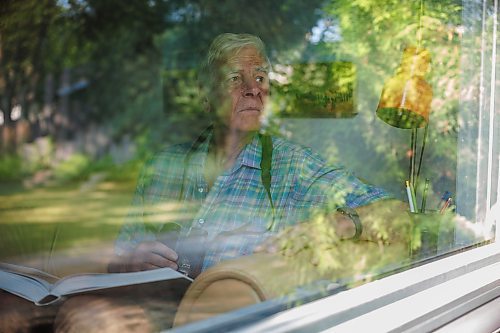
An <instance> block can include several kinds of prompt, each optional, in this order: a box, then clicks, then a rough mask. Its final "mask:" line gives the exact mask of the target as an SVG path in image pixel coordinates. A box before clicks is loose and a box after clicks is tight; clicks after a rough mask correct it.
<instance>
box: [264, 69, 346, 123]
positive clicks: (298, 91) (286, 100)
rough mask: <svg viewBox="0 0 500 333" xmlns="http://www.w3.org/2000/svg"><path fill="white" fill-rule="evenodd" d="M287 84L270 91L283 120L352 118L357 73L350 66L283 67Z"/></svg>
mask: <svg viewBox="0 0 500 333" xmlns="http://www.w3.org/2000/svg"><path fill="white" fill-rule="evenodd" d="M279 68H280V67H278V66H276V69H275V70H276V72H277V73H279V74H280V75H283V76H284V77H286V78H287V81H288V82H287V83H285V84H279V83H278V82H276V83H275V84H274V87H273V93H275V94H274V97H273V98H274V99H275V103H276V104H277V105H278V106H280V108H281V110H278V112H279V113H281V114H282V115H284V116H294V115H298V116H301V117H316V116H323V117H352V116H354V113H353V112H354V88H355V86H356V81H355V80H356V71H355V68H354V66H353V64H352V63H349V62H330V63H311V64H300V65H293V66H285V68H284V69H286V70H287V71H291V72H292V73H291V75H287V73H286V72H283V73H280V70H279Z"/></svg>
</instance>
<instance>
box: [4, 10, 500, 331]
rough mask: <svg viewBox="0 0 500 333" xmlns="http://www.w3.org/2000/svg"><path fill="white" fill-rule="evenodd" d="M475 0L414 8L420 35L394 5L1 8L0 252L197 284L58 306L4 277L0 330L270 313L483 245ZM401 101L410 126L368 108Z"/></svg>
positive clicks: (40, 265)
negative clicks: (267, 309)
mask: <svg viewBox="0 0 500 333" xmlns="http://www.w3.org/2000/svg"><path fill="white" fill-rule="evenodd" d="M476 5H477V4H476V3H473V2H471V1H463V2H457V1H451V0H450V1H430V0H429V1H425V8H424V11H423V12H422V14H421V17H420V19H421V24H422V26H423V27H425V29H420V27H421V26H420V24H419V23H416V22H415V14H416V13H417V12H418V11H420V8H417V7H419V6H417V4H416V3H409V2H404V1H400V2H397V4H396V5H395V3H394V2H390V1H380V0H367V1H363V2H362V3H361V2H360V3H357V2H356V3H353V2H352V1H347V0H335V1H326V2H325V1H309V2H307V4H305V3H304V2H303V1H288V2H287V3H286V5H280V4H277V3H276V2H262V3H259V4H255V2H254V1H243V2H241V1H240V2H234V3H233V2H228V3H224V4H218V5H217V6H213V4H209V3H208V2H207V3H199V2H193V1H187V2H176V1H173V2H171V1H170V2H165V1H144V2H140V1H139V2H134V3H133V4H131V3H130V4H129V3H128V2H127V3H123V2H121V1H106V2H102V1H69V2H68V1H45V2H40V1H34V0H33V1H31V0H30V1H22V2H19V1H7V2H6V5H5V6H6V8H7V10H5V11H2V12H1V13H0V22H2V24H0V25H1V27H0V40H1V49H0V51H1V52H0V95H1V97H2V98H1V102H0V103H1V104H0V132H1V145H0V149H1V154H0V196H1V197H0V257H1V258H0V261H2V262H7V263H11V264H16V265H22V266H26V267H31V268H36V269H39V270H42V271H44V272H47V273H50V274H53V275H57V276H61V277H62V276H65V275H69V274H74V273H84V272H99V273H107V272H108V271H110V272H117V273H119V274H121V273H123V272H130V271H144V270H145V271H152V270H156V269H157V268H159V267H170V268H171V269H173V270H177V271H180V272H182V273H183V274H185V275H188V276H191V277H193V278H195V280H194V282H193V283H190V282H188V280H186V279H179V280H178V281H176V282H175V283H173V282H172V283H168V284H162V286H161V287H159V285H157V284H154V283H151V284H147V286H146V285H141V287H137V286H134V285H130V286H126V287H120V288H118V289H115V290H105V291H102V292H99V293H94V292H91V293H90V292H89V293H84V294H82V295H78V296H72V297H69V298H68V299H67V300H64V301H62V302H60V303H59V304H58V307H57V308H53V307H40V306H36V305H34V304H32V302H29V301H26V300H24V299H21V298H19V297H17V296H15V295H12V294H11V293H7V292H4V291H1V293H0V304H8V306H6V307H2V309H0V331H2V332H3V331H6V332H9V331H15V330H18V329H20V330H22V329H25V330H29V329H30V327H29V326H32V327H33V326H34V327H35V330H36V329H37V328H39V329H46V330H50V329H52V328H54V329H60V330H71V329H73V330H76V331H82V330H85V329H86V328H89V327H90V328H92V327H97V326H99V325H105V326H103V327H107V328H109V329H116V330H119V331H121V332H123V331H127V330H133V329H137V328H138V327H140V328H141V331H158V330H161V329H166V328H169V327H171V326H172V325H177V326H178V325H183V324H187V323H189V322H193V321H198V320H201V319H206V318H211V317H213V316H215V315H218V314H221V313H225V312H228V311H231V310H234V309H237V308H241V307H245V306H249V305H252V304H257V308H258V306H259V305H262V304H263V302H266V301H269V300H273V301H278V300H279V301H280V302H282V304H281V306H282V308H283V309H284V308H286V307H291V306H297V305H300V304H303V303H304V302H307V301H309V300H312V299H317V298H319V297H323V296H327V295H331V294H335V293H337V292H339V290H342V289H345V288H353V287H356V286H358V285H360V284H362V283H366V282H368V281H371V280H374V279H378V278H381V277H382V276H385V275H387V274H391V273H393V272H396V271H400V270H403V269H408V268H410V267H412V266H414V265H419V264H423V263H425V262H428V261H429V260H437V259H439V258H440V257H441V256H443V255H449V254H450V253H453V252H454V251H456V250H462V249H464V248H468V247H471V246H475V245H477V244H481V243H484V242H488V241H494V239H493V232H494V230H495V228H496V226H495V224H496V219H497V218H498V217H497V216H498V202H497V201H498V195H496V192H498V188H497V186H498V179H497V178H498V174H497V173H495V172H494V171H493V172H492V171H491V170H498V151H499V147H498V143H497V142H494V141H491V140H490V137H491V138H497V137H498V134H497V132H495V131H498V129H497V128H495V126H494V125H495V124H493V123H491V124H490V123H489V120H488V119H490V118H489V116H490V114H489V113H488V112H487V111H485V110H486V108H480V107H479V106H480V105H479V104H481V103H483V104H484V101H485V100H486V99H487V98H488V96H484V92H485V91H489V90H488V89H486V88H485V87H484V86H481V89H477V87H479V84H483V85H484V84H485V82H489V80H488V78H487V77H482V76H481V75H489V74H484V73H482V70H481V68H486V67H488V66H487V65H488V64H490V65H491V63H494V62H495V61H496V59H490V58H491V57H490V56H484V54H491V52H490V53H488V52H489V51H491V48H492V45H490V44H491V41H490V42H488V41H487V38H486V37H485V36H489V35H488V34H489V33H490V32H491V29H492V28H491V27H492V26H493V24H492V17H493V13H492V12H491V11H492V7H491V6H490V5H489V4H486V5H485V6H484V10H485V13H484V17H485V19H484V21H483V19H482V17H483V12H482V10H483V5H482V4H481V5H480V6H478V7H477V8H476ZM490 7H491V8H490ZM419 29H420V31H419ZM228 31H229V32H234V33H236V35H222V36H225V37H223V38H222V37H219V38H218V39H217V40H216V42H215V45H218V47H215V46H213V47H212V48H210V45H211V42H212V41H213V39H214V38H215V37H216V36H221V33H223V32H228ZM241 32H245V33H249V34H246V35H244V36H245V38H243V39H244V40H245V43H246V44H237V43H236V41H235V40H238V39H241V36H242V35H240V34H239V33H241ZM417 32H418V33H419V34H420V36H421V40H420V41H421V45H419V46H420V48H412V47H411V45H415V36H417V35H418V34H417ZM237 36H239V37H237ZM256 36H258V38H257V37H256ZM259 38H260V39H259ZM485 38H486V39H485ZM260 40H262V41H264V42H265V45H266V48H264V45H263V43H261V41H260ZM228 41H230V43H228ZM233 42H234V43H236V44H235V45H237V46H236V47H234V48H232V47H230V44H231V43H233ZM228 45H229V46H228ZM402 54H403V60H402V62H401V63H399V61H400V59H401V55H402ZM207 55H208V58H209V59H211V60H208V61H207V60H206V58H207ZM489 57H490V58H489ZM431 59H432V61H431ZM482 66H483V67H482ZM410 74H411V75H410ZM402 88H405V89H406V88H408V89H409V90H405V89H402ZM483 88H484V89H483ZM495 93H497V92H495V91H494V89H491V94H495ZM414 94H416V95H418V96H419V97H418V98H413V97H414ZM480 94H483V95H480ZM403 96H406V97H403ZM394 100H396V102H395V101H394ZM402 100H404V102H405V103H403V104H404V107H403V108H404V109H407V106H408V105H410V104H411V105H410V106H408V109H411V110H413V111H415V110H416V111H415V112H416V113H415V112H414V113H411V114H418V115H419V116H418V117H416V118H415V119H416V120H415V122H411V126H406V125H408V124H407V123H406V122H405V121H404V120H403V121H402V120H401V119H396V122H395V123H393V125H394V124H395V125H397V126H396V127H393V126H387V124H386V123H384V122H382V121H380V119H378V118H377V114H376V113H375V112H374V111H375V110H376V109H377V106H378V108H379V113H378V114H379V115H382V118H384V119H385V120H386V121H387V120H388V119H389V118H390V119H392V120H394V119H393V117H392V116H393V115H394V113H393V112H391V111H389V112H387V109H389V110H394V107H396V108H398V107H401V105H400V104H401V103H399V102H401V101H402ZM398 103H399V104H398ZM483 104H481V105H483ZM483 106H484V105H483ZM382 110H386V111H382ZM430 110H432V112H431V111H430ZM477 110H480V112H481V113H480V114H478V111H477ZM396 115H397V113H396ZM389 116H391V117H389ZM388 117H389V118H388ZM396 118H397V117H396ZM410 118H411V119H413V118H412V117H410ZM417 118H418V119H417ZM405 119H406V118H405ZM416 123H418V124H419V125H423V124H426V125H428V128H426V134H424V136H425V137H426V141H427V145H426V147H425V155H424V154H423V150H424V149H423V147H420V146H419V147H417V145H416V144H415V143H416V142H418V140H421V139H422V135H421V133H420V132H417V131H413V130H412V131H406V130H404V129H403V128H404V127H410V128H415V126H414V125H415V124H416ZM410 132H412V133H410ZM408 143H410V145H408ZM422 156H423V157H422ZM421 157H422V158H421ZM420 161H422V164H421V167H420ZM415 164H418V165H419V167H418V169H417V168H416V167H415ZM408 166H410V168H409V167H408ZM408 169H410V170H408ZM409 175H410V176H409ZM417 179H418V180H419V181H417ZM426 179H428V181H424V180H426ZM406 180H408V181H409V182H411V184H412V186H413V187H414V191H415V193H416V199H415V200H416V205H415V206H416V207H417V209H416V210H420V211H413V212H410V210H409V207H408V196H407V192H406V189H405V186H404V184H405V181H406ZM424 192H425V193H426V194H425V195H424ZM423 197H425V204H422V200H423ZM131 201H132V203H131ZM422 206H425V207H426V208H425V209H422ZM339 208H343V210H341V211H338V209H339ZM346 208H351V209H353V210H354V212H350V211H349V210H348V209H346ZM346 211H347V213H346ZM165 285H167V286H166V287H165ZM0 287H2V282H1V281H0ZM282 296H285V298H284V299H280V298H279V297H282ZM89 309H93V310H94V312H92V313H91V312H89V311H87V310H89ZM89 318H90V319H89ZM9 325H10V326H9ZM92 325H95V326H92ZM106 325H108V326H106ZM32 327H31V329H32ZM32 330H33V329H32Z"/></svg>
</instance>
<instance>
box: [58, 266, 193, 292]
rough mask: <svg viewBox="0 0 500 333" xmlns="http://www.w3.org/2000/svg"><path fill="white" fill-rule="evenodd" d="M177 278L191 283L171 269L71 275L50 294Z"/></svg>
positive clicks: (61, 281)
mask: <svg viewBox="0 0 500 333" xmlns="http://www.w3.org/2000/svg"><path fill="white" fill-rule="evenodd" d="M179 278H182V279H188V280H189V281H193V280H192V279H191V278H189V277H187V276H185V275H184V274H182V273H179V272H177V271H174V270H173V269H171V268H159V269H153V270H149V271H141V272H132V273H109V274H99V273H95V274H86V275H71V276H68V277H65V278H63V279H61V280H60V281H59V282H57V283H56V284H54V286H53V288H52V290H51V294H52V295H54V296H61V295H69V294H74V293H78V292H82V291H87V290H94V289H103V288H110V287H120V286H128V285H134V284H141V283H148V282H155V281H163V280H173V279H179Z"/></svg>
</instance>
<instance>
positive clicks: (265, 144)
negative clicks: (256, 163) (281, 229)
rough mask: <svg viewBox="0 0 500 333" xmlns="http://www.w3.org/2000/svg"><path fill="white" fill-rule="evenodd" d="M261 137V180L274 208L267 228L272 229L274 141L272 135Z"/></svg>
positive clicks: (262, 135)
mask: <svg viewBox="0 0 500 333" xmlns="http://www.w3.org/2000/svg"><path fill="white" fill-rule="evenodd" d="M259 139H260V144H261V147H262V156H261V160H260V170H261V181H262V185H263V186H264V188H265V189H266V193H267V197H268V198H269V203H270V204H271V210H272V220H271V223H270V224H269V225H268V227H267V230H271V231H272V230H273V228H274V204H273V198H272V196H271V162H272V160H273V141H272V138H271V136H269V135H265V134H259Z"/></svg>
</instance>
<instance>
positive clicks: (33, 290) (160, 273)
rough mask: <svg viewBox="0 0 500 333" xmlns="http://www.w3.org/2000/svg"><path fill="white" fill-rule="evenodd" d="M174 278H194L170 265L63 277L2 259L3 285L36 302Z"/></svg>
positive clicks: (47, 301)
mask: <svg viewBox="0 0 500 333" xmlns="http://www.w3.org/2000/svg"><path fill="white" fill-rule="evenodd" d="M174 279H186V280H189V281H191V282H192V281H193V280H192V279H191V278H189V277H187V276H185V275H184V274H181V273H179V272H177V271H174V270H173V269H171V268H159V269H153V270H149V271H142V272H132V273H109V274H106V273H90V274H78V275H70V276H67V277H64V278H62V279H60V278H58V277H57V276H54V275H51V274H48V273H45V272H43V271H40V270H38V269H34V268H30V267H23V266H18V265H13V264H6V263H0V289H3V290H5V291H8V292H10V293H12V294H14V295H17V296H20V297H22V298H25V299H27V300H29V301H32V302H33V303H35V304H36V305H48V304H52V303H54V302H56V301H57V300H59V299H60V298H61V297H64V296H69V295H73V294H79V293H83V292H87V291H92V290H100V289H108V288H113V287H122V286H129V285H136V284H143V283H151V282H157V281H165V280H174Z"/></svg>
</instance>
